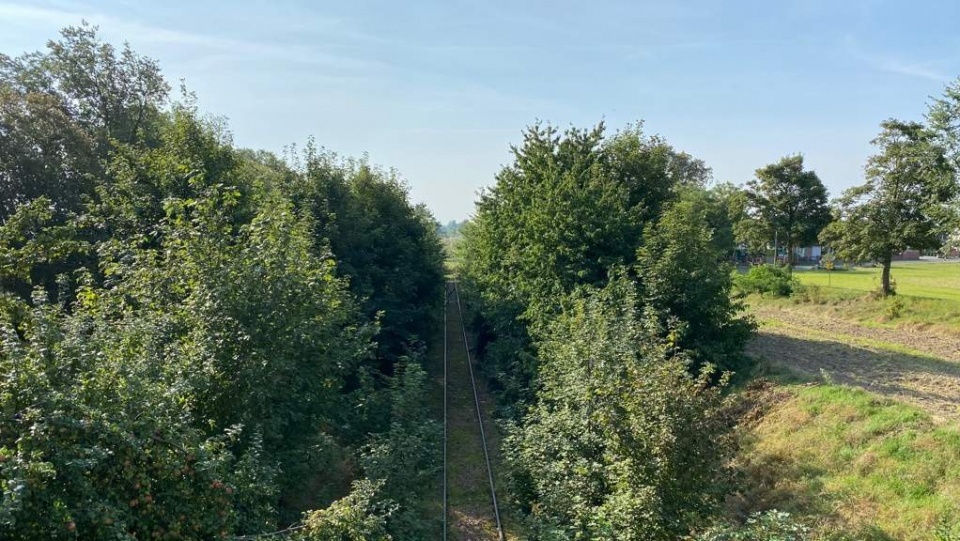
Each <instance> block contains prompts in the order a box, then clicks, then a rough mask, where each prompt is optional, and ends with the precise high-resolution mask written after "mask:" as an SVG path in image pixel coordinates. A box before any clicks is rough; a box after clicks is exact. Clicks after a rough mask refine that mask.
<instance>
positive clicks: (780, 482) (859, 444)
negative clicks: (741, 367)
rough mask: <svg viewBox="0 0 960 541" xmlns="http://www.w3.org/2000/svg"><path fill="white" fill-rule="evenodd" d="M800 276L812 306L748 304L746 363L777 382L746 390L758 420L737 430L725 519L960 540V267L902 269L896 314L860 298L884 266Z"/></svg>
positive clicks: (847, 533) (837, 533)
mask: <svg viewBox="0 0 960 541" xmlns="http://www.w3.org/2000/svg"><path fill="white" fill-rule="evenodd" d="M796 276H797V278H798V279H799V280H800V281H801V282H802V283H804V284H815V285H819V286H820V290H819V294H820V297H819V299H817V300H818V301H819V302H818V303H811V302H802V303H797V301H796V300H793V299H779V300H775V299H751V304H752V306H753V309H754V312H755V313H756V314H757V315H758V318H759V319H761V323H762V327H761V329H760V334H759V336H758V338H757V339H756V340H755V341H754V342H753V344H752V345H751V353H752V354H754V355H755V356H757V357H759V358H760V371H761V372H764V371H765V372H766V373H767V374H766V375H767V377H768V379H771V380H772V381H775V382H776V383H775V384H774V385H772V386H770V387H768V388H766V389H765V390H763V391H753V392H748V393H746V395H748V396H752V397H754V398H756V399H757V400H758V401H759V403H760V404H761V406H760V407H761V409H762V410H763V414H762V415H760V416H759V417H758V418H755V419H752V420H750V421H748V422H747V423H746V425H745V426H744V428H743V430H744V440H743V448H742V449H741V450H740V452H739V455H738V459H737V467H738V469H739V470H740V472H741V473H742V475H743V477H742V483H741V485H740V487H739V488H740V492H739V494H738V495H737V496H736V497H734V498H731V499H730V501H729V502H728V503H729V505H728V513H729V514H730V515H731V516H743V515H744V514H745V513H750V512H753V511H758V510H764V509H770V508H777V509H780V510H784V511H788V512H791V513H792V514H793V515H794V516H795V517H797V518H800V519H801V520H803V521H805V522H807V523H809V524H811V525H813V526H814V529H815V531H816V532H817V538H818V539H868V540H869V539H905V540H927V539H960V409H958V407H957V406H958V404H960V400H958V398H957V397H958V394H957V392H958V391H957V390H958V389H960V363H957V362H956V357H957V356H956V354H950V351H951V350H955V349H956V347H952V348H951V347H943V346H944V345H947V346H949V345H950V344H953V343H957V340H956V338H955V337H952V338H950V337H948V335H956V334H958V329H960V321H958V320H960V265H957V264H899V265H895V267H894V269H893V276H894V278H895V279H896V280H897V284H898V289H899V293H900V294H899V295H898V297H897V298H898V299H899V300H900V302H901V303H902V304H901V306H900V307H899V312H900V313H899V314H897V316H898V317H891V313H890V306H891V302H892V301H890V300H884V301H877V300H872V299H870V298H867V297H866V295H865V294H866V293H868V292H870V291H872V290H874V289H876V287H877V284H878V281H879V269H861V270H854V271H844V272H834V273H827V272H825V271H800V272H797V273H796ZM931 324H933V325H931ZM920 327H926V330H925V331H924V332H923V333H922V336H921V333H920V331H918V330H917V329H918V328H920ZM943 331H947V332H946V333H944V332H943ZM937 334H940V335H942V336H943V337H944V338H943V340H944V341H945V342H944V343H943V344H940V345H939V346H929V347H928V345H927V342H930V341H933V340H935V339H936V335H937ZM950 340H953V342H950ZM938 347H939V349H938ZM938 351H942V352H944V354H943V355H938V354H937V353H938ZM954 353H956V352H954ZM950 359H953V360H950ZM821 371H822V373H821ZM908 402H909V403H908ZM948 532H950V533H948Z"/></svg>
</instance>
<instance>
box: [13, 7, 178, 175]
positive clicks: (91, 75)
mask: <svg viewBox="0 0 960 541" xmlns="http://www.w3.org/2000/svg"><path fill="white" fill-rule="evenodd" d="M60 34H61V38H60V39H59V40H51V41H49V42H47V49H48V52H47V53H40V52H36V53H29V54H25V55H23V56H20V57H18V58H10V57H7V56H5V55H0V82H2V83H3V84H5V85H7V86H8V87H11V88H14V89H15V90H17V91H18V92H21V93H23V94H30V95H34V94H39V95H44V96H49V97H51V98H53V99H55V100H56V102H57V106H58V107H59V108H60V109H61V110H63V111H65V112H66V113H67V114H68V115H69V116H70V118H72V119H74V120H75V121H76V122H77V123H78V124H79V125H80V126H81V127H82V128H83V130H84V131H85V132H86V133H88V134H90V135H91V136H93V137H94V138H95V140H96V142H97V143H98V145H99V149H100V152H101V156H103V155H104V154H103V153H105V152H106V151H107V150H109V145H110V141H111V140H115V141H118V142H120V143H124V144H133V143H136V142H140V141H145V140H149V139H150V137H149V135H150V134H149V131H150V126H151V120H152V119H153V118H154V117H155V116H156V115H158V114H160V111H161V108H162V107H163V105H164V104H165V102H166V100H167V97H168V94H169V91H170V87H169V85H168V84H167V83H166V81H165V80H164V79H163V76H162V75H161V74H160V67H159V65H158V64H157V63H156V61H154V60H152V59H150V58H145V57H142V56H139V55H137V54H136V53H135V52H134V51H133V50H132V49H131V48H130V47H129V45H125V46H124V47H123V49H122V50H121V51H119V53H118V51H117V50H116V49H115V48H114V47H113V45H111V44H109V43H105V42H103V41H101V40H100V39H99V38H98V37H97V27H95V26H90V25H89V24H87V23H83V24H82V25H81V26H79V27H67V28H64V29H63V30H62V31H61V32H60Z"/></svg>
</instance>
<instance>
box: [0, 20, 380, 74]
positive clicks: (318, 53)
mask: <svg viewBox="0 0 960 541" xmlns="http://www.w3.org/2000/svg"><path fill="white" fill-rule="evenodd" d="M0 19H2V20H5V21H11V22H14V23H19V24H31V23H32V24H44V25H51V26H54V25H55V26H65V25H71V24H78V23H79V22H80V21H81V20H86V21H88V22H90V23H91V24H95V25H98V26H100V27H101V30H102V31H104V32H107V33H110V34H113V35H118V36H124V37H126V38H132V39H134V40H135V41H136V42H137V43H154V44H163V45H169V46H174V47H189V48H193V49H197V52H198V53H199V54H218V55H224V54H228V55H234V56H255V57H261V58H265V59H269V60H278V61H286V62H294V63H300V64H310V65H319V66H324V67H328V68H338V69H342V70H351V71H359V70H367V69H370V68H372V67H375V66H376V65H377V64H376V63H374V62H372V61H371V60H368V59H360V58H356V57H353V56H348V55H345V54H342V53H337V52H333V48H329V49H325V48H321V47H306V46H295V45H294V46H292V45H288V44H281V43H273V42H269V41H263V40H259V41H255V40H247V39H238V38H235V37H228V36H218V35H214V34H206V33H204V34H201V33H193V32H185V31H181V30H172V29H169V28H163V27H158V26H154V25H149V24H144V23H141V22H139V21H136V20H130V19H124V18H119V17H115V16H111V15H106V14H103V13H100V12H97V11H88V10H86V9H83V8H78V7H75V8H72V9H60V8H47V7H35V6H26V5H21V4H10V3H0ZM326 23H327V24H322V25H320V26H321V27H326V28H330V29H336V28H338V27H339V26H342V25H338V24H337V23H338V21H332V20H331V21H326ZM350 37H353V38H357V35H356V33H351V34H350Z"/></svg>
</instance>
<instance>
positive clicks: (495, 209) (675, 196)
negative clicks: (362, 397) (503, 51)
mask: <svg viewBox="0 0 960 541" xmlns="http://www.w3.org/2000/svg"><path fill="white" fill-rule="evenodd" d="M958 85H960V83H958ZM958 118H960V86H954V87H951V88H949V89H948V91H947V93H946V95H945V97H944V98H942V99H939V100H936V101H935V102H934V103H933V105H932V106H931V111H930V114H929V116H928V123H927V124H921V123H917V122H902V121H896V120H888V121H885V122H883V123H882V125H881V133H880V135H879V136H878V137H877V138H876V139H875V140H874V141H873V143H874V145H875V146H876V147H877V154H876V155H874V156H873V157H871V158H870V159H869V161H868V164H867V166H866V168H865V177H866V182H865V184H863V185H861V186H858V187H855V188H851V189H850V190H847V191H846V192H844V194H843V195H842V196H841V197H840V198H839V199H837V200H835V201H833V202H832V203H831V202H830V201H829V197H828V193H827V190H826V188H825V187H824V185H823V183H822V182H821V180H820V179H819V177H818V176H817V174H816V173H815V172H814V171H810V170H807V169H806V168H805V167H804V160H803V156H802V155H790V156H786V157H784V158H783V159H782V160H780V161H778V162H776V163H773V164H770V165H767V166H765V167H762V168H760V169H758V170H757V171H756V177H755V179H753V180H752V181H750V182H748V183H747V184H746V186H744V187H737V186H734V185H732V184H729V183H723V184H714V183H713V182H712V174H711V171H710V169H709V168H708V167H707V166H706V164H704V163H703V162H702V161H700V160H697V159H695V158H693V157H692V156H690V155H689V154H686V153H684V152H682V151H679V150H677V149H675V148H673V147H672V146H671V145H669V144H668V143H667V142H666V141H665V140H664V139H663V138H661V137H658V136H650V135H648V134H646V133H645V132H644V131H643V129H642V128H643V126H642V125H632V126H627V127H626V128H624V129H622V130H620V131H617V132H615V133H612V134H611V133H609V132H608V131H607V129H606V127H605V126H604V125H603V124H602V123H601V124H599V125H597V126H596V127H593V128H588V129H580V128H570V129H568V130H565V131H561V130H559V129H557V128H556V127H554V126H552V125H549V124H535V125H533V126H531V127H529V128H528V129H527V130H526V131H525V133H524V137H523V142H522V143H521V144H519V145H517V146H515V147H513V148H512V153H513V159H512V162H511V163H510V164H508V165H506V166H504V167H503V168H502V169H501V170H500V172H499V173H498V175H497V177H496V183H495V184H494V185H493V186H492V187H490V188H489V189H486V190H484V191H483V192H481V194H480V197H479V201H478V203H477V205H476V212H475V215H474V216H473V217H472V218H471V220H470V221H468V222H467V223H466V224H465V225H464V226H463V227H462V231H463V235H464V240H463V242H462V244H461V245H460V246H459V247H458V249H459V257H460V260H461V267H460V272H461V279H462V280H463V282H464V291H465V292H466V294H467V296H468V297H469V298H470V301H471V302H470V304H471V305H472V306H473V307H474V311H475V313H474V321H473V325H474V328H475V330H476V332H477V336H478V339H479V340H478V349H479V353H480V359H481V362H482V363H483V366H484V368H485V371H486V374H487V375H488V377H489V378H490V380H491V382H492V388H493V389H494V391H495V393H496V395H497V397H498V404H499V414H500V416H501V417H502V418H503V419H504V422H505V426H506V437H505V438H504V441H503V446H502V450H501V451H502V455H503V457H504V460H505V465H506V468H507V478H508V480H509V482H508V484H509V496H510V498H511V499H512V503H513V505H514V506H515V508H516V509H518V510H519V512H520V515H521V517H522V519H523V521H524V523H525V527H526V528H527V530H528V532H529V534H530V536H531V538H534V539H558V540H559V539H638V540H640V539H643V540H651V539H664V540H668V539H679V538H686V537H684V536H688V535H691V534H694V535H696V532H700V534H701V535H702V536H703V537H702V538H703V539H728V538H730V539H732V538H737V539H741V538H742V539H753V538H754V537H751V535H753V534H752V533H751V532H750V531H748V530H749V528H750V527H749V526H748V527H747V529H746V530H740V531H738V528H739V527H738V526H735V525H734V526H732V529H731V528H727V527H726V526H724V525H722V524H721V525H719V526H717V525H714V526H713V527H712V528H711V524H712V523H713V522H714V521H715V520H716V519H715V517H716V514H715V512H716V511H717V509H718V506H719V505H720V503H721V501H722V499H723V496H724V494H727V493H729V491H730V490H731V489H732V488H733V487H734V486H735V484H734V481H733V480H731V478H730V477H729V474H730V472H729V470H728V462H727V461H728V459H729V457H730V456H731V453H733V452H735V447H736V442H735V439H734V438H733V436H732V434H733V432H732V427H733V425H734V424H735V422H736V414H735V412H734V411H733V409H731V408H732V403H731V402H730V401H729V399H728V395H727V393H726V389H728V384H729V382H730V381H731V378H732V377H744V376H748V375H749V373H750V368H751V361H750V359H749V357H747V356H746V355H744V353H743V347H744V345H745V342H746V339H747V338H748V337H749V335H750V333H751V332H752V330H753V323H752V321H751V320H750V318H749V317H747V316H745V315H744V313H743V308H744V306H743V304H742V301H741V296H740V295H738V294H736V293H735V292H734V290H733V289H734V277H733V276H734V272H733V270H734V265H733V262H734V260H735V257H734V255H735V252H736V251H738V250H743V249H745V250H746V251H747V252H748V253H759V254H766V251H767V249H768V246H769V245H770V244H771V243H775V244H782V245H784V246H786V248H787V250H786V253H787V258H786V261H785V264H786V266H787V268H789V266H790V265H792V264H793V263H794V260H793V254H794V249H795V248H797V247H800V246H803V245H808V244H811V243H816V242H818V241H819V242H821V243H823V244H825V245H827V246H828V247H829V249H831V250H833V251H835V252H836V253H837V254H839V255H840V256H842V257H845V258H848V259H849V260H851V261H857V262H859V261H876V262H878V263H880V264H882V265H883V266H884V273H883V277H884V279H883V288H884V293H886V294H889V293H890V292H891V287H890V281H889V273H890V263H891V260H892V256H893V254H895V253H897V252H899V251H903V250H905V249H906V248H907V247H910V248H915V249H924V248H932V247H936V246H938V243H939V242H940V239H941V238H943V234H944V233H945V232H948V231H951V230H956V228H957V221H956V216H957V215H956V208H957V199H956V197H957V193H958V192H957V182H956V178H957V171H958V170H957V168H956V167H957V165H958V163H960V162H958V158H960V152H958V150H960V146H958V145H957V141H958V140H960V139H958V137H957V136H956V128H955V126H957V125H960V122H958V121H957V119H958ZM774 239H776V240H774ZM782 520H787V519H785V518H784V517H782V516H780V515H777V514H775V513H773V514H768V515H763V516H761V517H758V518H757V519H756V520H755V521H754V523H755V524H762V525H764V526H763V527H764V528H767V527H768V526H769V527H770V528H778V527H781V526H782V527H783V528H784V530H783V531H784V532H786V531H792V530H790V528H793V527H794V526H795V525H790V524H785V523H781V521H782ZM765 531H766V530H765ZM770 531H773V530H770ZM731 536H733V537H731ZM698 538H701V537H698ZM757 538H758V539H759V538H763V537H757Z"/></svg>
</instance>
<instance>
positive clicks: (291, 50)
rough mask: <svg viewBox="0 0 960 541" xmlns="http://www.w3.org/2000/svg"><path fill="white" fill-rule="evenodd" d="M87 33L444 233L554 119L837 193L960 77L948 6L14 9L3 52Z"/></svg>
mask: <svg viewBox="0 0 960 541" xmlns="http://www.w3.org/2000/svg"><path fill="white" fill-rule="evenodd" d="M82 18H85V19H87V20H88V21H90V22H92V23H94V24H97V25H99V26H100V28H101V33H102V35H103V36H104V37H105V38H106V39H108V40H111V41H116V42H120V41H123V40H127V41H129V42H130V43H131V45H132V46H133V47H134V49H136V50H137V51H138V52H140V53H142V54H146V55H148V56H151V57H153V58H156V59H157V60H159V61H160V63H161V65H162V67H163V69H164V73H165V74H166V76H167V78H168V79H169V80H170V81H172V82H174V83H176V81H177V80H178V79H180V78H183V79H185V80H186V82H187V86H188V87H189V88H190V89H192V90H194V91H196V92H197V93H198V95H199V98H200V104H201V107H202V108H203V109H204V110H205V111H207V112H210V113H215V114H218V115H223V116H226V117H227V118H228V119H229V121H230V126H231V128H232V130H233V133H234V139H235V141H236V143H237V144H238V145H241V146H247V147H255V148H264V149H267V150H273V151H280V150H281V149H282V148H283V147H284V146H285V145H288V144H290V143H303V142H304V141H305V140H306V138H307V137H308V136H310V135H313V136H315V137H316V140H317V143H318V144H320V145H322V146H325V147H326V148H329V149H331V150H334V151H336V152H338V153H341V154H344V155H351V156H359V155H361V154H363V153H365V152H366V153H368V154H369V156H370V159H371V160H372V161H373V162H375V163H379V164H382V165H385V166H388V167H395V168H397V169H398V170H399V171H400V172H401V173H402V174H403V176H404V177H405V178H406V180H407V182H408V183H409V185H410V187H411V194H412V197H413V199H414V200H416V201H423V202H426V203H427V204H428V205H429V207H430V208H431V209H432V210H433V211H434V214H435V215H436V216H437V218H438V219H439V220H441V221H447V220H450V219H462V218H465V217H467V216H468V215H469V214H470V213H471V211H472V207H473V204H472V202H473V200H474V197H475V193H476V191H477V190H478V189H479V188H480V187H481V186H484V185H489V184H491V183H492V182H493V178H494V175H495V174H496V172H497V170H498V169H499V168H500V166H501V165H502V164H504V163H507V162H509V160H510V154H509V145H510V144H511V143H517V142H519V141H520V138H521V131H522V129H523V127H524V126H526V125H528V124H530V123H532V122H534V121H535V120H537V119H542V120H546V121H550V122H552V123H554V124H557V125H559V126H562V127H565V126H569V125H571V124H572V125H576V126H588V125H592V124H594V123H596V122H597V121H599V120H601V119H602V120H605V121H606V123H607V125H608V127H610V128H611V129H616V128H619V127H622V126H624V125H626V124H627V123H630V122H635V121H637V120H644V121H645V123H646V131H647V132H648V133H658V134H660V135H663V136H664V137H666V138H667V140H668V141H669V142H670V143H671V144H673V145H674V146H675V147H677V148H678V149H681V150H684V151H687V152H689V153H691V154H693V155H695V156H697V157H699V158H702V159H703V160H705V161H706V162H707V164H708V165H710V166H711V167H713V170H714V175H715V177H716V179H717V180H718V181H731V182H734V183H736V184H740V183H743V182H746V181H748V180H750V179H751V178H752V176H753V171H754V170H755V169H757V168H758V167H760V166H763V165H765V164H767V163H770V162H772V161H775V160H777V159H778V158H779V157H781V156H784V155H787V154H793V153H797V152H801V153H803V154H804V155H805V157H806V162H807V166H808V167H809V168H812V169H814V170H816V171H817V173H818V174H819V175H820V177H821V179H822V180H823V181H824V183H825V184H826V185H827V187H828V188H830V191H831V194H832V195H838V194H839V192H840V190H842V189H843V188H845V187H848V186H851V185H853V184H856V183H858V182H859V181H860V180H861V178H862V165H863V163H864V160H865V159H866V157H867V156H868V155H869V154H870V152H871V147H870V145H869V141H870V139H871V138H872V137H873V136H874V135H875V134H876V132H877V129H878V125H879V123H880V121H881V120H883V119H885V118H889V117H899V118H904V119H921V118H922V115H923V113H924V111H925V109H926V102H927V101H928V98H929V97H930V96H933V95H938V94H940V93H941V91H942V89H943V87H944V85H945V84H947V83H948V82H950V81H952V80H953V79H955V78H956V77H957V76H958V75H960V33H958V32H957V31H956V21H957V20H960V3H956V2H948V1H942V2H940V1H929V2H921V1H914V2H903V1H901V0H843V1H840V0H822V1H821V0H780V1H775V2H774V1H769V0H767V1H754V0H750V1H746V0H743V1H738V0H727V1H721V0H713V1H706V0H703V1H687V2H683V1H675V2H667V1H661V2H652V1H606V0H594V1H591V2H583V1H580V2H570V1H565V0H556V1H551V2H547V1H539V0H536V1H524V2H510V1H502V0H486V1H484V0H444V1H439V0H438V1H434V0H429V1H408V2H397V1H377V2H363V1H343V0H341V1H337V2H328V1H315V2H307V1H299V2H296V1H290V0H277V1H249V0H239V1H233V2H205V1H203V0H196V1H192V2H182V1H180V0H168V1H164V2H153V1H150V2H145V1H144V2H141V1H127V0H107V1H99V2H84V1H53V2H30V3H27V2H22V1H16V0H14V1H13V2H4V1H3V0H0V52H4V53H6V54H19V53H20V52H23V51H28V50H37V49H40V48H42V47H43V46H44V43H45V42H46V40H47V39H49V38H51V37H53V36H54V35H55V34H56V31H57V30H58V29H59V28H60V27H62V26H64V25H68V24H77V23H78V22H79V21H80V20H81V19H82Z"/></svg>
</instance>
